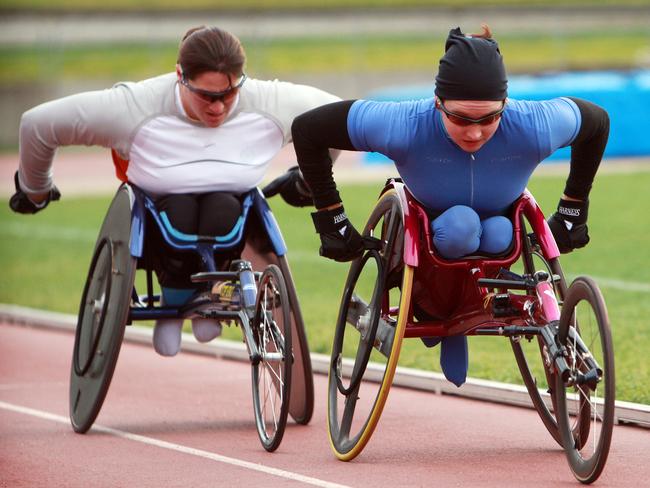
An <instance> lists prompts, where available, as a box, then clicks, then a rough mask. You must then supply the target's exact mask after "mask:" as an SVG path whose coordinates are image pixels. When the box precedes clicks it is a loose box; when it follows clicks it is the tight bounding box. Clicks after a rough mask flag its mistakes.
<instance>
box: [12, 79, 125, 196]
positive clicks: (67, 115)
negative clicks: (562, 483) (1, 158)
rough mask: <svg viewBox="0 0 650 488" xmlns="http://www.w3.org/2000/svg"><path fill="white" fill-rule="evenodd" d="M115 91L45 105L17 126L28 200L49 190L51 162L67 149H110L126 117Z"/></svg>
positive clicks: (121, 101)
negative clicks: (58, 149) (67, 147)
mask: <svg viewBox="0 0 650 488" xmlns="http://www.w3.org/2000/svg"><path fill="white" fill-rule="evenodd" d="M123 98H124V97H123V96H122V95H120V93H119V91H118V89H112V90H103V91H96V92H86V93H80V94H77V95H72V96H69V97H65V98H61V99H58V100H53V101H51V102H47V103H44V104H42V105H39V106H37V107H34V108H33V109H31V110H28V111H27V112H25V113H24V114H23V116H22V118H21V122H20V150H19V152H20V168H19V178H20V185H21V188H22V189H23V191H25V193H27V194H29V195H30V198H34V199H37V198H38V195H40V194H43V193H47V192H48V191H49V190H50V188H51V187H52V184H53V182H52V159H53V158H54V154H55V153H56V150H57V148H59V147H61V146H69V145H86V146H92V145H99V146H104V147H112V145H113V142H114V141H115V140H116V138H117V137H118V135H117V133H118V131H120V130H121V129H120V120H121V119H123V118H124V117H125V116H126V115H125V109H124V106H125V105H124V103H123Z"/></svg>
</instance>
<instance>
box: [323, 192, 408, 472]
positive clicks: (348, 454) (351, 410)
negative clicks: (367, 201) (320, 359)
mask: <svg viewBox="0 0 650 488" xmlns="http://www.w3.org/2000/svg"><path fill="white" fill-rule="evenodd" d="M363 235H364V236H371V237H375V238H378V239H380V240H381V242H382V244H381V248H380V249H379V250H369V251H366V252H365V253H364V255H363V256H362V257H361V258H359V259H357V260H355V261H354V262H353V263H352V265H351V267H350V271H349V273H348V277H347V281H346V284H345V289H344V292H343V298H342V301H341V307H340V309H339V316H338V320H337V326H336V332H335V337H334V345H333V348H332V356H331V361H330V369H329V387H328V426H329V438H330V443H331V445H332V449H333V450H334V453H335V455H336V457H338V458H339V459H341V460H343V461H349V460H351V459H354V458H355V457H356V456H357V455H359V453H360V452H361V451H362V450H363V448H364V447H365V446H366V444H367V443H368V441H369V440H370V437H371V436H372V433H373V431H374V429H375V427H376V426H377V423H378V421H379V418H380V416H381V413H382V411H383V408H384V405H385V403H386V399H387V398H388V392H389V391H390V387H391V385H392V382H393V377H394V375H395V369H396V367H397V362H398V359H399V354H400V350H401V347H402V339H403V337H404V329H405V327H406V323H407V320H408V316H409V307H410V302H411V289H412V283H413V267H411V266H408V265H405V264H404V263H403V260H402V255H403V245H404V213H403V210H402V205H401V201H400V199H399V197H398V195H397V193H396V192H395V190H392V189H391V190H388V191H387V192H385V193H384V194H383V195H382V196H381V197H380V199H379V201H378V203H377V205H376V206H375V208H374V210H373V212H372V214H371V215H370V218H369V219H368V223H367V224H366V227H365V229H364V232H363Z"/></svg>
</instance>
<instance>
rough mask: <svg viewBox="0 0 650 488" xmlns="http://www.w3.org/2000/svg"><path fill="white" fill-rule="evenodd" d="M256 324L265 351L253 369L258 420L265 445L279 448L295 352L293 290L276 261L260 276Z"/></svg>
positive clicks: (259, 345)
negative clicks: (290, 288)
mask: <svg viewBox="0 0 650 488" xmlns="http://www.w3.org/2000/svg"><path fill="white" fill-rule="evenodd" d="M252 328H253V335H254V337H255V342H256V346H257V348H258V350H259V353H260V355H261V358H260V360H259V361H253V371H252V377H253V407H254V410H255V423H256V424H257V432H258V434H259V437H260V441H261V442H262V445H263V446H264V449H266V450H267V451H275V450H276V449H277V448H278V446H279V445H280V442H282V436H283V435H284V430H285V427H286V425H287V415H288V413H289V401H290V394H291V369H292V362H293V355H292V347H291V346H292V344H291V339H292V337H291V307H290V300H289V294H288V292H287V287H286V285H285V283H284V278H283V276H282V272H281V271H280V268H278V267H277V266H276V265H274V264H272V265H269V266H268V267H267V268H266V269H265V270H264V272H263V273H262V276H261V278H260V281H259V288H258V292H257V301H256V304H255V315H254V319H253V324H252Z"/></svg>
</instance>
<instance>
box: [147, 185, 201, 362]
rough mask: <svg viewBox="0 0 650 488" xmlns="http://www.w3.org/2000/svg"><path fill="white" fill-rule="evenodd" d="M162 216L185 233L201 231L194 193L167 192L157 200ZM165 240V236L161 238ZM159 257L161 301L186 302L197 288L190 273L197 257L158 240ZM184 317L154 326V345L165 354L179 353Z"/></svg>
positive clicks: (174, 227)
mask: <svg viewBox="0 0 650 488" xmlns="http://www.w3.org/2000/svg"><path fill="white" fill-rule="evenodd" d="M156 207H157V208H158V211H159V213H160V215H161V218H163V219H164V220H167V221H168V222H169V224H170V225H171V226H172V228H173V229H175V230H177V231H178V232H182V233H183V234H190V235H193V234H196V233H197V231H198V214H199V211H198V209H199V205H198V201H197V198H196V196H193V195H185V194H179V195H167V196H165V197H163V198H161V199H160V200H158V201H157V202H156ZM161 241H162V240H161ZM158 247H159V251H160V252H156V255H157V257H158V259H156V260H155V261H156V262H157V266H155V271H156V275H157V276H158V281H159V283H160V287H161V292H162V298H161V302H160V304H161V305H167V306H177V305H182V304H184V303H185V302H187V300H188V299H189V298H190V297H191V296H192V294H193V293H194V292H195V288H194V287H193V286H192V283H191V282H190V280H189V277H190V276H191V275H192V273H193V272H195V271H196V269H195V267H196V259H195V258H194V257H193V256H191V255H188V254H186V253H179V252H176V251H174V250H172V249H169V248H167V247H166V246H165V244H164V243H163V242H160V243H158ZM182 328H183V319H182V318H171V319H158V320H156V325H155V326H154V330H153V345H154V349H155V350H156V352H157V353H158V354H161V355H162V356H175V355H176V354H177V353H178V351H179V350H180V347H181V329H182Z"/></svg>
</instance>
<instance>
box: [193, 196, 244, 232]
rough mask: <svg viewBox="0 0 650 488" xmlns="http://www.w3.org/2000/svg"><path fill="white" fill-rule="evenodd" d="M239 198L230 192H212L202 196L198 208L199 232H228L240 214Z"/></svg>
mask: <svg viewBox="0 0 650 488" xmlns="http://www.w3.org/2000/svg"><path fill="white" fill-rule="evenodd" d="M241 213H242V206H241V202H240V201H239V198H237V196H235V195H233V194H231V193H224V192H214V193H208V194H206V195H204V196H202V198H201V201H200V210H199V234H201V235H207V236H223V235H226V234H228V233H229V232H230V231H231V230H232V228H233V227H234V226H235V224H236V223H237V220H238V219H239V217H240V216H241Z"/></svg>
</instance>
